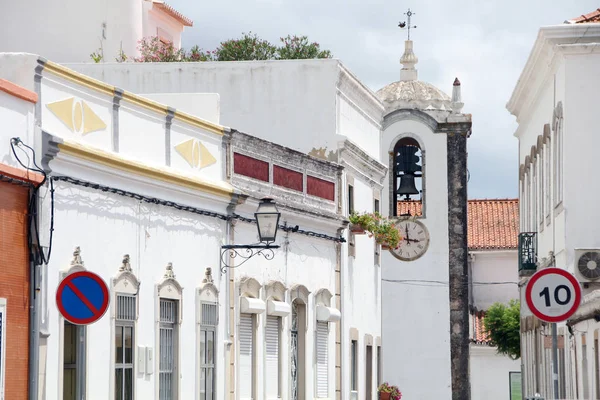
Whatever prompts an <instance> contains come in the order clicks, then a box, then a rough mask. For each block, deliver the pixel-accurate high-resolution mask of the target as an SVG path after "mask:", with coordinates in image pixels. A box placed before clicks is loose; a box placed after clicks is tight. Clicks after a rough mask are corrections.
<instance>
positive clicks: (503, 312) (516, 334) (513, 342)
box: [483, 300, 521, 360]
mask: <svg viewBox="0 0 600 400" xmlns="http://www.w3.org/2000/svg"><path fill="white" fill-rule="evenodd" d="M520 311H521V306H520V303H519V301H517V300H511V301H510V302H509V303H508V305H506V304H502V303H494V304H492V306H491V307H490V308H489V309H488V310H487V312H486V314H485V317H484V319H483V324H484V327H485V330H486V332H487V333H488V334H489V336H490V339H491V341H492V342H493V344H494V345H496V346H497V347H498V353H499V354H505V355H507V356H509V357H510V358H511V359H513V360H516V359H518V358H519V357H521V328H520V325H521V324H520V322H521V312H520Z"/></svg>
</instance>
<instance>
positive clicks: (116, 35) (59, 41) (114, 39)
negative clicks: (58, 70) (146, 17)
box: [0, 0, 142, 62]
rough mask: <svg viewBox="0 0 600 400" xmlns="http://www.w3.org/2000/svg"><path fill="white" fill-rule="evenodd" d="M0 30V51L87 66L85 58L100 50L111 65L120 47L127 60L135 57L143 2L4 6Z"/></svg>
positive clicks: (60, 0)
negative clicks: (102, 49)
mask: <svg viewBox="0 0 600 400" xmlns="http://www.w3.org/2000/svg"><path fill="white" fill-rule="evenodd" d="M103 23H106V29H105V30H104V36H103V27H102V24H103ZM0 26H2V27H3V29H4V32H6V34H4V35H2V37H1V38H0V51H10V52H29V53H36V54H39V55H41V56H43V57H45V58H47V59H50V60H52V61H55V62H92V59H91V58H90V54H91V53H92V52H97V50H98V48H100V47H101V44H102V47H103V48H104V60H105V61H114V60H115V57H117V56H118V53H119V50H120V46H121V43H122V44H123V50H124V51H125V53H126V54H127V55H134V54H135V53H136V46H137V40H139V39H140V38H141V37H142V2H141V1H135V0H126V1H120V0H99V1H77V0H50V1H42V2H40V1H35V0H23V1H18V2H12V1H9V2H4V3H3V4H2V13H1V14H0Z"/></svg>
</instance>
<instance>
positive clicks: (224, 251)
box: [221, 198, 281, 273]
mask: <svg viewBox="0 0 600 400" xmlns="http://www.w3.org/2000/svg"><path fill="white" fill-rule="evenodd" d="M280 217H281V213H280V212H279V210H277V206H276V205H275V202H274V201H273V199H269V198H264V199H262V200H261V201H260V203H259V204H258V208H257V210H256V212H255V213H254V218H256V227H257V229H258V238H259V240H260V242H259V243H258V244H227V245H223V246H221V272H223V273H225V271H226V270H227V268H237V267H239V266H240V265H242V264H243V263H245V262H246V261H248V260H249V259H251V258H252V257H254V256H255V255H257V254H261V255H262V256H263V257H264V258H265V259H267V260H272V259H273V257H274V256H275V252H274V251H273V249H278V248H279V246H278V245H273V244H272V243H273V242H275V238H276V237H277V229H278V228H279V218H280ZM242 250H243V251H242ZM238 257H239V258H241V259H243V261H242V262H240V263H239V264H233V265H232V264H229V262H228V261H227V258H229V259H230V260H232V259H234V258H238Z"/></svg>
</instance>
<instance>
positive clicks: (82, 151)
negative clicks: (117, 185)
mask: <svg viewBox="0 0 600 400" xmlns="http://www.w3.org/2000/svg"><path fill="white" fill-rule="evenodd" d="M58 148H59V149H60V152H61V153H64V154H67V155H70V156H73V157H77V158H81V159H84V160H88V161H92V162H95V163H98V164H102V165H105V166H108V167H111V168H115V169H118V170H121V171H125V172H129V173H132V174H135V175H140V176H144V177H146V178H151V179H156V180H159V181H162V182H167V183H171V184H174V185H178V186H182V187H185V188H189V189H194V190H199V191H202V192H206V193H210V194H214V195H217V196H221V197H227V198H231V196H232V194H233V193H234V190H233V187H231V186H230V185H228V184H223V185H219V184H216V183H212V182H207V181H205V180H202V179H198V178H191V177H187V176H184V175H181V174H177V173H173V172H167V171H163V170H161V169H158V168H154V167H150V166H147V165H144V164H142V163H139V162H136V161H131V160H127V159H125V158H123V157H119V156H117V155H115V154H111V153H108V152H106V151H102V150H98V149H91V148H89V147H87V146H83V145H81V144H77V143H73V142H67V141H65V142H63V143H60V144H59V145H58Z"/></svg>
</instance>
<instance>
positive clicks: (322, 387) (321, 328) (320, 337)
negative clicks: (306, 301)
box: [316, 322, 329, 397]
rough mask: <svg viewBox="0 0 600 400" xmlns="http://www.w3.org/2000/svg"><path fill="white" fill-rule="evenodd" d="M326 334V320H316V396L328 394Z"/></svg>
mask: <svg viewBox="0 0 600 400" xmlns="http://www.w3.org/2000/svg"><path fill="white" fill-rule="evenodd" d="M328 336H329V325H328V324H327V322H317V340H316V342H317V385H316V386H317V397H327V396H328V391H329V388H328V384H327V382H328V380H329V379H328V373H327V372H328V368H327V367H328V362H327V361H328V359H329V355H328V346H327V342H328Z"/></svg>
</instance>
